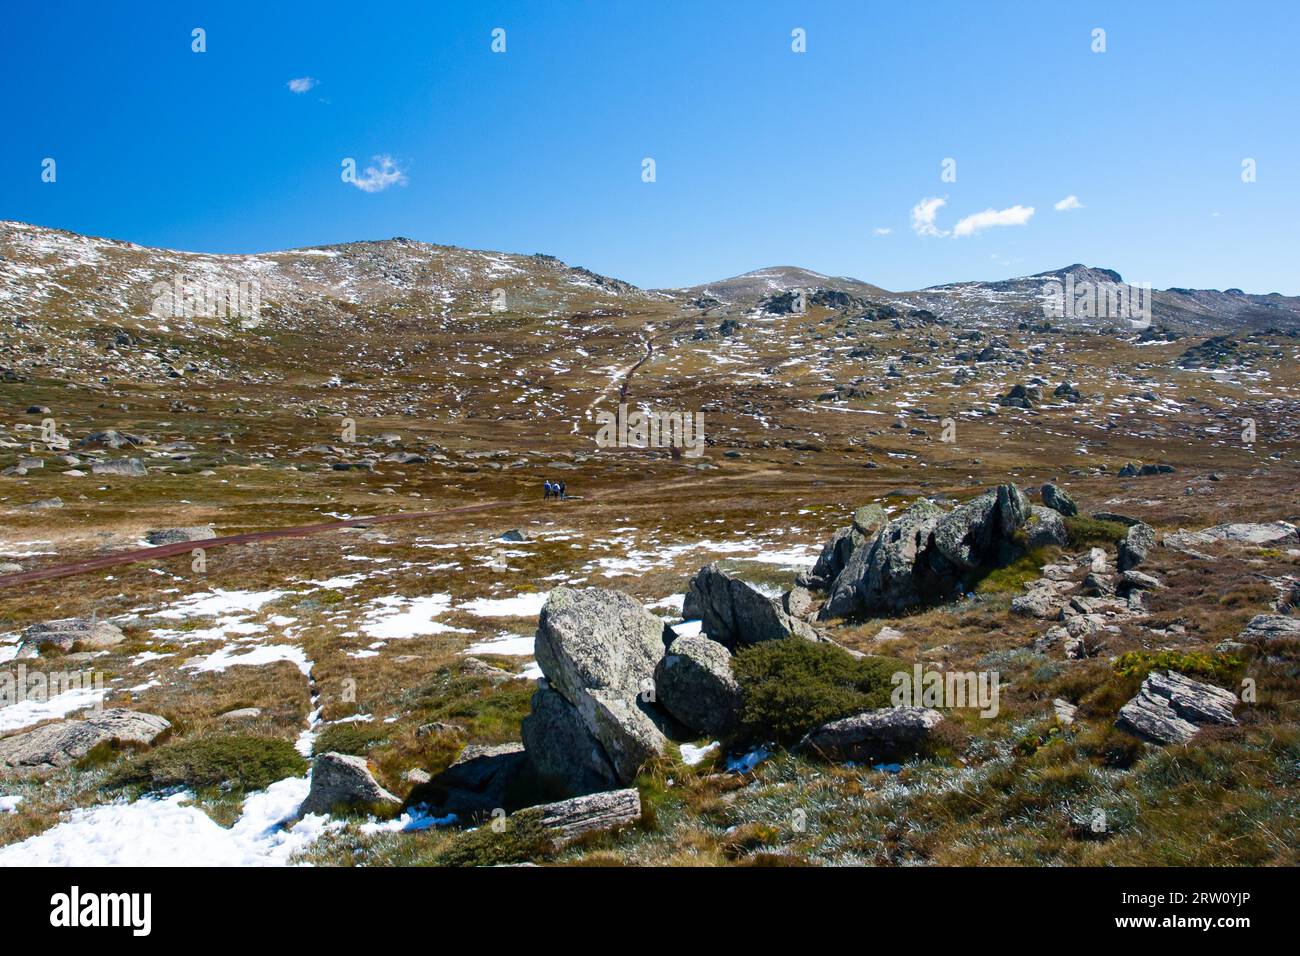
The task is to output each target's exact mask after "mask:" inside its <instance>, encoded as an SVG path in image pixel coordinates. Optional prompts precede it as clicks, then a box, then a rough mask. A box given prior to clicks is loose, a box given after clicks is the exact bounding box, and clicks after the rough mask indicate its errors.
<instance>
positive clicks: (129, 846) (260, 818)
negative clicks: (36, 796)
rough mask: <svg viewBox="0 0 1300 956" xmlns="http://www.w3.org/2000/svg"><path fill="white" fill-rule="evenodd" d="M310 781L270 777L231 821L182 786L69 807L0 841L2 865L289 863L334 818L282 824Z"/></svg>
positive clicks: (314, 817)
mask: <svg viewBox="0 0 1300 956" xmlns="http://www.w3.org/2000/svg"><path fill="white" fill-rule="evenodd" d="M310 786H311V784H310V783H309V781H308V779H307V778H306V777H301V778H296V777H291V778H289V779H287V780H281V781H279V782H278V783H273V784H271V786H269V787H267V788H266V789H265V790H263V791H262V792H260V793H255V794H253V795H251V796H250V797H248V799H246V800H245V801H244V812H243V814H242V815H241V816H240V818H239V820H238V821H236V823H235V825H234V826H232V827H230V828H229V829H227V828H226V827H222V826H219V825H217V824H216V823H214V822H213V821H212V818H211V817H209V816H208V815H207V814H205V813H204V812H203V811H202V810H200V809H198V808H197V807H195V806H193V805H192V804H191V805H188V806H186V805H185V804H187V803H188V802H189V801H191V800H193V797H192V795H191V794H189V793H184V792H182V793H175V794H172V795H170V796H167V797H141V798H140V799H139V800H136V801H135V802H134V803H110V804H104V805H101V806H97V807H90V808H88V809H81V810H73V811H72V813H70V814H69V815H68V818H67V820H65V821H64V822H63V823H60V824H58V825H57V826H55V827H52V828H51V829H49V830H46V831H45V832H44V833H41V834H38V835H37V836H34V837H32V838H30V839H28V840H24V841H23V842H21V843H16V844H13V845H12V846H7V847H4V848H3V849H0V866H286V865H288V862H289V858H290V857H291V856H292V855H293V854H294V853H297V852H298V851H299V850H303V849H305V848H307V847H309V846H310V845H311V844H312V843H314V842H315V841H316V840H317V839H318V838H319V837H321V836H322V835H323V834H324V833H325V832H326V831H328V830H330V829H333V828H335V827H337V826H338V825H339V824H337V823H330V822H329V820H328V818H326V817H324V816H320V815H315V814H313V815H310V816H306V817H304V818H303V819H302V820H300V821H299V822H298V823H297V824H296V825H295V826H294V827H293V829H292V830H289V829H285V828H284V826H283V824H284V823H285V821H287V820H289V819H290V818H292V817H293V816H294V814H296V813H297V812H298V807H300V806H301V805H302V802H303V800H305V799H306V797H307V791H308V789H310ZM178 848H181V849H183V851H184V852H183V853H177V849H178Z"/></svg>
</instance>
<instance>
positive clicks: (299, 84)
mask: <svg viewBox="0 0 1300 956" xmlns="http://www.w3.org/2000/svg"><path fill="white" fill-rule="evenodd" d="M315 85H316V81H315V79H313V78H312V77H310V76H300V77H298V78H297V79H293V80H290V81H289V89H290V90H292V91H293V92H294V93H306V92H307V91H308V90H310V89H311V88H312V87H313V86H315Z"/></svg>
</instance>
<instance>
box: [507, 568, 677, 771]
mask: <svg viewBox="0 0 1300 956" xmlns="http://www.w3.org/2000/svg"><path fill="white" fill-rule="evenodd" d="M663 633H664V626H663V622H662V621H660V620H659V618H657V617H655V616H654V615H653V614H651V613H650V612H649V611H647V610H645V608H643V607H642V606H641V605H640V604H639V603H637V602H636V601H635V600H634V599H633V598H631V597H630V596H628V595H626V594H623V593H622V592H620V591H611V590H604V589H600V588H586V589H583V590H572V589H569V588H556V589H555V590H554V591H552V592H551V594H550V596H549V597H548V599H547V601H546V604H545V606H544V607H543V608H542V613H541V616H540V618H539V620H538V627H537V635H536V638H535V645H536V655H537V663H538V666H539V667H540V668H541V670H542V674H543V675H544V677H545V681H544V682H542V683H541V686H540V689H539V690H538V692H537V693H536V694H534V695H533V700H532V711H531V713H530V714H529V715H528V717H526V718H525V719H524V722H523V726H522V727H521V732H522V735H523V740H524V749H525V751H526V752H527V754H528V756H529V758H530V760H531V761H532V763H533V766H534V768H535V769H536V770H537V773H538V775H539V777H540V778H541V779H542V781H543V783H545V784H547V785H548V786H549V787H550V788H551V789H552V790H554V791H556V792H558V793H562V794H566V795H579V794H583V793H591V792H594V791H595V790H600V789H609V788H610V787H612V786H619V785H624V786H625V785H627V784H628V783H630V782H631V781H632V780H633V779H635V777H636V774H637V772H638V771H639V770H640V768H641V766H642V765H643V764H644V763H645V762H646V761H647V760H649V759H651V758H652V757H654V756H656V755H658V754H662V753H663V752H664V749H665V747H666V746H667V743H668V739H667V736H666V735H665V730H668V729H670V728H671V727H672V721H671V718H670V717H669V716H668V714H667V713H666V712H664V711H663V710H662V709H660V708H659V706H658V704H657V703H656V702H655V682H654V671H655V665H656V664H658V662H659V659H660V657H661V656H662V655H663V650H664V642H663Z"/></svg>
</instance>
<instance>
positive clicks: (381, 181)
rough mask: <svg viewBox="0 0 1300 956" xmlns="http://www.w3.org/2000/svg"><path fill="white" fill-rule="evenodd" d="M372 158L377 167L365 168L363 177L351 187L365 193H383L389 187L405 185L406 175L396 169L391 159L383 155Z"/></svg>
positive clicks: (356, 180)
mask: <svg viewBox="0 0 1300 956" xmlns="http://www.w3.org/2000/svg"><path fill="white" fill-rule="evenodd" d="M372 158H373V160H374V162H375V163H376V164H377V165H375V166H367V167H366V172H365V175H364V176H358V177H357V178H356V179H355V180H353V182H352V185H354V186H356V187H357V188H358V189H360V190H361V191H362V192H367V193H379V192H383V191H384V190H385V189H387V188H388V187H389V186H405V185H406V181H407V180H406V173H404V172H402V171H401V170H400V169H399V168H398V167H397V162H396V161H395V160H394V159H393V157H391V156H389V155H388V154H387V153H385V154H384V155H382V156H375V157H372Z"/></svg>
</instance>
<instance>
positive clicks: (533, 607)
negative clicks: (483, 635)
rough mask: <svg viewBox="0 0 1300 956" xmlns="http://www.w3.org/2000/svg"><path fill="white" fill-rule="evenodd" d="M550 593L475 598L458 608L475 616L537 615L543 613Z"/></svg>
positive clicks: (540, 592)
mask: <svg viewBox="0 0 1300 956" xmlns="http://www.w3.org/2000/svg"><path fill="white" fill-rule="evenodd" d="M549 595H550V592H549V591H539V592H536V593H529V594H516V595H515V596H514V597H510V598H475V599H474V600H472V601H467V602H465V603H464V604H461V605H458V606H457V608H456V610H458V611H468V612H469V613H470V614H473V615H474V616H475V617H535V616H536V615H538V614H540V613H541V611H542V605H544V604H545V603H546V598H547V597H548V596H549Z"/></svg>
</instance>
